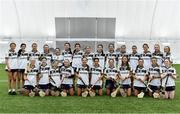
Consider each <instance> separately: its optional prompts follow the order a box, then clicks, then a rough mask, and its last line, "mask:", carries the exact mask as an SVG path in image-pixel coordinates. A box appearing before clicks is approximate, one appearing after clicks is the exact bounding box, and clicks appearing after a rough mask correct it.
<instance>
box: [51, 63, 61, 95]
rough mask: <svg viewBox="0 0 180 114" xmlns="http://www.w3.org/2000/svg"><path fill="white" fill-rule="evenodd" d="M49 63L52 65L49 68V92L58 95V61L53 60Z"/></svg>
mask: <svg viewBox="0 0 180 114" xmlns="http://www.w3.org/2000/svg"><path fill="white" fill-rule="evenodd" d="M51 65H52V66H51V70H50V84H49V89H50V94H51V95H52V96H59V94H60V85H61V80H60V69H59V68H60V67H59V61H58V60H54V61H53V62H52V64H51Z"/></svg>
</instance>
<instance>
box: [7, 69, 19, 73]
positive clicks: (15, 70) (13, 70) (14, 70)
mask: <svg viewBox="0 0 180 114" xmlns="http://www.w3.org/2000/svg"><path fill="white" fill-rule="evenodd" d="M6 71H7V72H12V73H14V72H18V69H10V71H8V69H6Z"/></svg>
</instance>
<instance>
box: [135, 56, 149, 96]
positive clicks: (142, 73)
mask: <svg viewBox="0 0 180 114" xmlns="http://www.w3.org/2000/svg"><path fill="white" fill-rule="evenodd" d="M143 64H144V61H143V59H139V61H138V66H137V68H136V70H135V72H134V84H133V86H134V95H135V96H138V94H139V93H140V92H143V93H144V92H145V90H146V85H145V84H144V82H145V81H146V80H147V75H148V72H147V70H146V69H145V68H144V66H143Z"/></svg>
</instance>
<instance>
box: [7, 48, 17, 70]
mask: <svg viewBox="0 0 180 114" xmlns="http://www.w3.org/2000/svg"><path fill="white" fill-rule="evenodd" d="M5 58H6V59H7V62H8V65H9V68H10V69H18V54H17V53H16V52H15V51H14V52H13V51H8V53H7V54H6V55H5ZM6 67H7V66H6Z"/></svg>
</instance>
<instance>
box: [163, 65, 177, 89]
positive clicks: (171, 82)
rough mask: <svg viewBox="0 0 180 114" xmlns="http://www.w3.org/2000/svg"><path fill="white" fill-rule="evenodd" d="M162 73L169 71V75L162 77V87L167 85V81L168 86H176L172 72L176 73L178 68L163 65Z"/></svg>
mask: <svg viewBox="0 0 180 114" xmlns="http://www.w3.org/2000/svg"><path fill="white" fill-rule="evenodd" d="M161 73H167V76H166V77H165V78H163V79H162V87H165V84H166V81H167V84H166V87H170V86H175V80H174V79H173V78H172V76H171V74H172V75H173V74H176V69H175V68H173V67H169V68H167V67H162V68H161Z"/></svg>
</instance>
